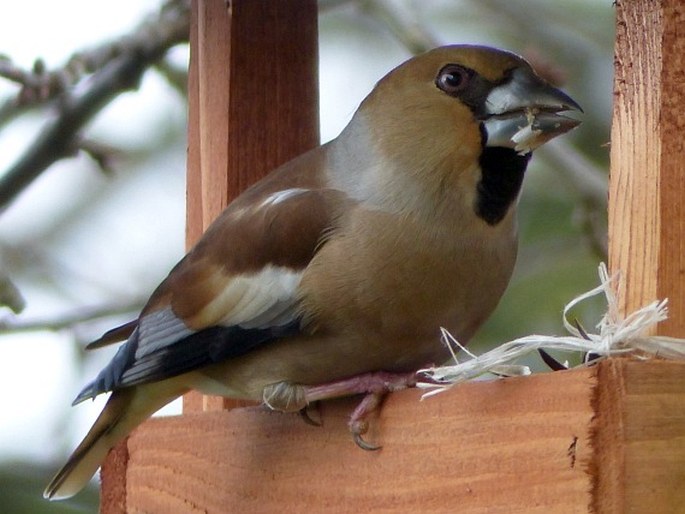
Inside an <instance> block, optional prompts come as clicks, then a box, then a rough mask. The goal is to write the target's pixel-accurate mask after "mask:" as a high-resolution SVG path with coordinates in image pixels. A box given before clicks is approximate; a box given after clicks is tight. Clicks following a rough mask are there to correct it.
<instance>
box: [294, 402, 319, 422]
mask: <svg viewBox="0 0 685 514" xmlns="http://www.w3.org/2000/svg"><path fill="white" fill-rule="evenodd" d="M318 406H319V403H318V402H316V403H315V404H313V405H305V406H304V407H302V408H301V409H300V417H302V420H303V421H304V422H305V423H307V425H311V426H313V427H321V426H323V423H322V421H321V419H320V418H321V415H320V414H319V419H318V420H316V419H314V418H312V417H311V416H310V410H311V409H312V408H316V409H317V410H318Z"/></svg>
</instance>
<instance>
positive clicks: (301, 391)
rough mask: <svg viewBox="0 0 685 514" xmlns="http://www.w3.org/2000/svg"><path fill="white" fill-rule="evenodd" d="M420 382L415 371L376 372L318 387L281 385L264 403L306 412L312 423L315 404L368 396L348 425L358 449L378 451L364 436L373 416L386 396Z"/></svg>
mask: <svg viewBox="0 0 685 514" xmlns="http://www.w3.org/2000/svg"><path fill="white" fill-rule="evenodd" d="M416 381H417V379H416V373H414V372H411V373H389V372H387V371H374V372H371V373H364V374H362V375H357V376H354V377H351V378H346V379H343V380H337V381H335V382H328V383H326V384H320V385H315V386H310V385H301V384H292V383H289V382H278V383H276V384H272V385H270V386H268V387H266V388H265V389H264V394H263V398H264V403H265V404H266V405H268V406H269V407H270V408H272V409H275V410H281V411H295V410H299V411H300V412H301V413H303V414H302V415H303V417H304V418H305V421H308V422H312V421H313V420H312V419H311V417H310V416H309V414H308V412H307V410H306V409H307V406H308V405H310V404H311V403H313V402H317V401H319V400H327V399H331V398H340V397H343V396H351V395H353V394H366V396H365V397H364V399H363V400H362V401H361V403H359V405H358V406H357V408H356V409H354V411H353V412H352V415H351V416H350V420H349V422H348V426H349V428H350V432H351V434H352V438H353V439H354V442H355V443H357V446H359V447H360V448H362V449H364V450H378V449H380V446H377V445H374V444H371V443H367V442H366V441H365V440H364V439H363V437H362V436H363V435H364V434H365V433H366V432H367V431H368V430H369V417H370V416H371V415H372V414H373V413H374V412H376V411H377V410H378V409H379V408H380V406H381V404H382V403H383V398H385V395H386V394H388V393H390V392H392V391H399V390H400V389H406V388H407V387H413V386H415V385H416ZM312 424H316V423H312Z"/></svg>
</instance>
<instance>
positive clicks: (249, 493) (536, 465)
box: [127, 368, 597, 514]
mask: <svg viewBox="0 0 685 514" xmlns="http://www.w3.org/2000/svg"><path fill="white" fill-rule="evenodd" d="M596 386H597V370H596V368H595V369H583V370H579V371H574V372H563V373H555V374H553V375H552V374H548V375H539V376H534V377H530V378H525V379H506V380H497V381H494V382H489V383H472V384H465V385H463V386H459V387H456V388H454V389H452V390H451V391H449V392H447V393H444V394H441V395H438V396H436V397H433V398H430V399H427V400H424V401H420V400H419V397H420V392H419V391H417V390H407V391H402V392H399V393H394V394H392V395H391V396H390V397H389V398H388V400H387V402H386V404H385V405H384V407H383V409H382V411H381V414H380V417H379V418H378V419H377V420H376V421H375V422H374V423H373V425H372V434H371V436H370V438H371V439H372V440H373V441H377V442H380V443H382V445H383V449H382V450H380V451H378V452H366V451H362V450H360V449H359V448H357V447H356V446H355V445H354V443H353V442H352V440H351V437H350V435H349V432H348V431H347V426H346V422H347V416H348V415H349V413H350V411H351V410H352V409H353V407H354V405H355V401H354V400H353V399H351V400H345V401H336V402H328V403H325V404H323V406H322V409H321V413H322V420H323V427H312V426H309V425H306V424H305V423H303V421H302V420H301V419H300V418H299V416H297V415H294V414H282V413H276V412H268V411H266V410H263V409H261V408H259V407H250V408H241V409H233V410H231V411H221V412H211V413H208V412H205V413H196V414H184V416H182V417H177V418H167V419H154V420H152V421H151V422H149V423H146V424H145V425H143V426H141V427H140V428H139V429H137V430H136V432H135V433H134V434H133V435H132V437H131V438H130V440H129V452H130V460H129V465H128V480H127V484H128V486H127V498H128V509H129V510H128V512H131V513H133V512H147V513H154V512H160V513H161V512H206V513H228V512H450V513H453V512H459V513H464V514H476V513H479V514H480V513H482V514H485V513H488V514H491V513H503V514H504V513H507V514H511V513H526V514H529V513H540V514H542V513H545V514H549V513H564V514H569V513H585V512H587V509H588V505H589V504H590V485H591V484H590V477H589V476H588V475H587V473H586V472H585V468H586V466H587V462H588V460H589V459H590V446H589V436H590V424H591V421H592V418H593V417H594V416H595V413H594V411H593V410H592V405H591V400H592V398H593V394H594V389H595V387H596Z"/></svg>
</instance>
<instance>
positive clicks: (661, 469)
mask: <svg viewBox="0 0 685 514" xmlns="http://www.w3.org/2000/svg"><path fill="white" fill-rule="evenodd" d="M684 375H685V364H683V363H675V362H664V361H651V362H638V361H631V360H628V359H615V360H611V361H608V362H606V363H604V365H603V366H601V367H600V369H599V384H600V387H598V388H597V390H596V391H597V396H596V397H595V399H594V402H593V404H594V406H595V410H596V412H597V416H596V417H595V419H594V422H593V427H592V433H593V439H592V446H593V460H592V462H591V466H590V472H591V476H592V478H593V494H592V498H593V509H594V510H593V511H594V512H598V513H602V514H624V513H635V514H638V513H647V512H649V513H650V514H661V513H663V514H667V513H676V512H685V488H683V484H684V483H685V380H683V376H684Z"/></svg>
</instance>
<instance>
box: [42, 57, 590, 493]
mask: <svg viewBox="0 0 685 514" xmlns="http://www.w3.org/2000/svg"><path fill="white" fill-rule="evenodd" d="M566 111H581V109H580V107H579V106H578V104H577V103H576V102H575V101H573V100H572V99H571V98H570V97H569V96H567V95H566V94H564V93H563V92H561V91H560V90H558V89H556V88H554V87H552V86H551V85H549V84H547V83H546V82H545V81H544V80H543V79H542V78H540V77H539V76H538V75H536V73H535V71H534V70H533V69H532V68H531V66H530V65H529V64H528V63H527V62H526V61H525V60H524V59H522V58H521V57H519V56H517V55H515V54H512V53H509V52H505V51H502V50H497V49H494V48H488V47H482V46H467V45H459V46H447V47H442V48H437V49H434V50H432V51H429V52H427V53H425V54H422V55H419V56H417V57H414V58H413V59H410V60H409V61H407V62H405V63H404V64H402V65H400V66H398V67H397V68H395V69H394V70H392V71H391V72H390V73H388V75H386V76H385V77H384V78H383V79H381V80H380V81H379V82H378V84H377V85H376V87H375V88H374V89H373V91H372V92H371V93H370V94H369V95H368V96H367V97H366V99H365V100H364V101H363V102H362V103H361V105H360V107H359V109H358V110H357V112H356V113H355V114H354V116H353V117H352V120H351V121H350V123H349V124H348V125H347V127H346V128H345V129H344V130H343V131H342V133H341V134H340V135H339V136H338V137H337V138H336V139H335V140H333V141H331V142H329V143H327V144H324V145H322V146H320V147H318V148H316V149H314V150H312V151H310V152H308V153H305V154H303V155H301V156H300V157H298V158H296V159H294V160H292V161H290V162H288V163H286V164H284V165H283V166H281V167H279V168H277V169H276V170H274V171H273V172H272V173H270V174H269V175H268V176H267V177H265V178H264V179H263V180H261V181H259V182H258V183H256V184H255V185H253V186H252V187H250V188H249V189H248V190H246V191H245V192H244V193H243V194H242V195H240V196H239V197H238V198H237V199H235V200H234V201H233V202H232V203H231V204H230V205H229V206H228V207H227V208H226V209H225V211H224V212H223V213H222V214H221V215H220V216H219V218H217V220H216V221H215V222H214V223H213V224H212V225H211V226H210V227H209V229H208V230H207V231H206V233H205V234H204V236H203V237H202V239H201V240H200V241H199V242H198V243H197V245H196V246H195V247H194V248H193V249H192V250H191V251H190V252H189V253H188V254H187V255H186V256H185V257H184V258H183V259H182V260H181V261H180V262H179V263H178V264H177V265H176V266H175V267H174V268H173V269H172V270H171V272H170V273H169V275H168V277H167V278H166V279H165V280H164V281H163V282H162V283H161V284H160V285H159V287H158V288H157V289H156V290H155V291H154V293H153V294H152V296H151V297H150V299H149V301H148V302H147V304H146V306H145V307H144V308H143V310H142V312H141V313H140V316H139V317H138V319H137V320H135V321H132V322H130V323H127V324H126V325H123V326H122V327H118V328H116V329H113V330H111V331H110V332H108V333H107V334H105V335H104V336H103V338H101V339H100V340H98V341H96V342H95V343H94V345H93V346H96V347H97V346H102V345H105V344H109V343H112V342H117V341H120V340H123V339H125V340H126V342H125V343H124V344H123V345H121V347H120V348H119V350H118V351H117V353H116V355H115V356H114V358H113V359H112V360H111V362H110V363H109V364H108V365H107V366H106V367H105V368H104V369H103V370H102V371H101V372H100V374H99V375H98V376H97V377H96V378H95V380H93V381H92V382H91V383H90V384H88V385H87V386H86V387H85V388H84V389H83V391H81V393H80V394H79V395H78V396H77V397H76V400H75V401H74V403H75V404H76V403H79V402H82V401H84V400H86V399H89V398H94V397H95V396H97V395H99V394H102V393H106V392H111V396H110V397H109V400H108V401H107V403H106V405H105V407H104V409H103V411H102V413H101V414H100V416H99V417H98V419H97V420H96V421H95V424H94V425H93V427H92V428H91V429H90V431H89V432H88V434H87V435H86V436H85V438H84V440H83V442H81V444H80V445H79V446H78V447H77V448H76V450H75V451H74V452H73V454H72V455H71V457H70V458H69V460H68V461H67V463H66V464H65V465H64V467H63V468H62V469H61V470H60V471H59V472H58V473H57V475H56V476H55V478H54V479H53V480H52V482H50V484H49V485H48V486H47V488H46V490H45V493H44V495H45V497H46V498H51V499H61V498H67V497H70V496H72V495H74V494H76V493H77V492H78V491H79V490H81V489H82V488H83V487H84V486H85V485H86V484H87V482H88V480H89V479H90V478H91V476H92V475H93V474H94V473H95V472H96V470H97V468H98V467H99V466H100V464H101V462H102V460H103V459H104V458H105V456H106V454H107V452H108V451H109V450H110V448H112V447H113V446H114V445H115V444H116V443H117V442H118V441H119V440H121V439H123V438H124V437H125V436H126V435H127V434H128V433H129V432H130V431H131V430H132V429H133V428H135V427H136V426H137V425H138V424H140V423H141V422H143V421H144V420H145V419H146V418H148V417H149V416H150V415H152V414H153V413H154V412H155V411H156V410H158V409H159V408H161V407H162V406H164V405H165V404H166V403H168V402H169V401H171V400H173V399H175V398H177V397H178V396H180V395H182V394H184V393H186V392H188V391H190V390H193V389H194V390H197V391H201V392H203V393H206V394H213V395H223V396H226V397H231V398H238V399H249V400H257V401H260V402H264V403H266V404H267V405H268V406H270V407H271V408H273V409H278V410H283V411H294V410H299V409H302V408H304V407H305V406H306V405H307V404H309V403H310V402H312V401H316V400H320V399H325V398H331V397H336V396H343V395H350V394H357V393H365V394H367V396H366V397H365V398H364V400H362V404H361V406H360V408H357V409H356V410H355V412H354V414H353V415H352V419H351V421H350V428H351V431H352V433H353V436H354V437H355V440H357V442H358V444H359V445H360V446H362V447H365V448H367V449H370V448H373V446H372V445H370V444H369V443H366V442H365V441H364V440H363V439H362V437H361V436H362V434H363V433H364V430H365V427H366V422H365V420H366V417H367V416H368V413H369V412H370V411H371V410H372V409H373V408H374V407H376V406H377V405H378V403H379V402H378V399H379V398H380V397H381V395H382V394H383V393H384V392H387V391H390V390H394V389H398V388H401V387H406V386H410V385H412V384H413V382H414V378H413V377H414V372H415V370H417V369H418V368H421V367H423V366H425V365H427V364H430V363H440V362H443V361H445V360H446V359H447V357H448V352H447V349H446V348H445V347H444V346H443V345H442V343H441V342H440V339H439V329H440V327H444V328H446V329H448V330H449V331H450V332H451V333H452V334H454V335H455V337H456V338H457V339H458V340H459V341H461V342H464V343H465V342H467V341H468V340H469V338H471V336H472V335H473V333H474V332H475V331H476V329H477V328H478V327H479V326H480V325H481V324H482V323H483V322H484V321H485V319H486V318H487V317H488V316H489V315H490V313H491V312H492V311H493V309H494V308H495V306H496V305H497V303H498V302H499V299H500V297H501V296H502V294H503V292H504V290H505V288H506V286H507V284H508V282H509V279H510V276H511V273H512V270H513V267H514V262H515V260H516V252H517V228H516V205H517V200H518V196H519V192H520V190H521V186H522V182H523V178H524V172H525V170H526V167H527V165H528V162H529V160H530V157H531V152H532V151H533V150H534V149H535V148H537V147H538V146H540V145H542V144H544V143H545V142H547V141H548V140H550V139H552V138H554V137H556V136H558V135H560V134H563V133H565V132H567V131H569V130H570V129H572V128H574V127H576V126H577V125H578V124H579V121H577V120H575V119H572V118H569V117H567V116H565V115H564V114H563V113H565V112H566Z"/></svg>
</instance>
